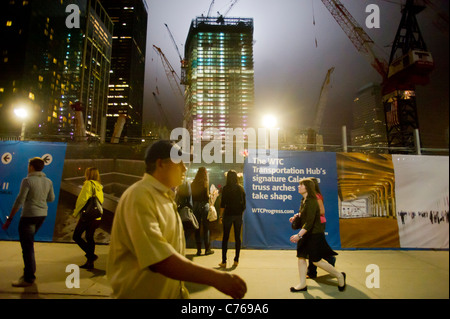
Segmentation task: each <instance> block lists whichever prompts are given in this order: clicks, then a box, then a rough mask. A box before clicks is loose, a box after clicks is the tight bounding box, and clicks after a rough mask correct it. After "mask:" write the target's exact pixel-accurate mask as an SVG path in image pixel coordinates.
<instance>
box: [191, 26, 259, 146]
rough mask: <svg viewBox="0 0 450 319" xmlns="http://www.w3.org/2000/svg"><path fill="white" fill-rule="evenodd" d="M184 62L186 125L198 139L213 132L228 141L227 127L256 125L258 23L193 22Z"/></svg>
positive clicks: (195, 138)
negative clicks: (255, 31)
mask: <svg viewBox="0 0 450 319" xmlns="http://www.w3.org/2000/svg"><path fill="white" fill-rule="evenodd" d="M185 60H186V63H187V70H186V90H185V127H186V128H187V129H188V130H189V132H190V133H191V136H192V137H193V140H198V139H202V138H203V137H202V133H203V132H204V131H205V130H206V129H208V128H216V129H218V130H220V133H221V135H222V137H224V135H225V130H226V129H227V128H242V129H246V128H248V127H252V123H251V119H252V117H251V114H252V112H253V108H254V67H253V19H249V18H224V17H219V18H212V17H198V18H196V19H194V20H193V21H192V24H191V27H190V30H189V34H188V36H187V40H186V45H185ZM203 139H204V138H203Z"/></svg>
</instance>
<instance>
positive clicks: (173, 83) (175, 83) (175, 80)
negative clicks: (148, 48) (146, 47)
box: [153, 45, 183, 97]
mask: <svg viewBox="0 0 450 319" xmlns="http://www.w3.org/2000/svg"><path fill="white" fill-rule="evenodd" d="M153 49H154V50H155V51H156V52H157V53H158V54H159V57H160V58H161V62H162V64H163V66H164V71H165V72H166V76H167V79H168V80H169V84H170V87H171V88H172V90H173V92H174V93H175V94H176V95H179V96H181V97H183V93H182V91H181V87H180V82H181V80H180V77H179V76H178V74H177V72H175V70H174V69H173V67H172V65H171V64H170V62H169V60H168V59H167V58H166V55H165V54H164V53H163V52H162V50H161V49H160V48H159V47H157V46H156V45H153Z"/></svg>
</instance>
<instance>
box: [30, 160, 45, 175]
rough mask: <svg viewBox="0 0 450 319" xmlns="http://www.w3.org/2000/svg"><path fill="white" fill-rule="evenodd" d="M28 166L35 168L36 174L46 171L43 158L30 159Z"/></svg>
mask: <svg viewBox="0 0 450 319" xmlns="http://www.w3.org/2000/svg"><path fill="white" fill-rule="evenodd" d="M28 164H29V165H31V166H33V168H34V170H35V171H36V172H40V171H42V170H43V169H44V166H45V162H44V160H43V159H42V158H40V157H34V158H32V159H30V161H29V162H28Z"/></svg>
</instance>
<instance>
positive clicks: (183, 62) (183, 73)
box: [164, 23, 187, 84]
mask: <svg viewBox="0 0 450 319" xmlns="http://www.w3.org/2000/svg"><path fill="white" fill-rule="evenodd" d="M164 25H165V26H166V28H167V31H168V32H169V36H170V39H171V40H172V43H173V45H174V46H175V50H176V51H177V54H178V57H179V58H180V63H181V79H180V81H179V82H180V84H186V69H187V62H186V60H185V59H183V58H182V57H181V53H180V50H179V49H178V45H177V42H176V41H175V38H174V37H173V34H172V32H171V31H170V29H169V26H168V25H167V23H164Z"/></svg>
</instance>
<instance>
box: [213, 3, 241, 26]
mask: <svg viewBox="0 0 450 319" xmlns="http://www.w3.org/2000/svg"><path fill="white" fill-rule="evenodd" d="M238 1H239V0H231V5H230V6H229V7H228V9H227V10H226V11H225V13H224V14H221V13H220V12H219V11H217V14H218V16H219V17H218V18H217V23H220V24H224V23H225V19H224V18H225V16H226V15H227V14H228V13H229V12H230V11H231V9H233V7H234V5H235V4H236V3H237V2H238Z"/></svg>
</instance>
